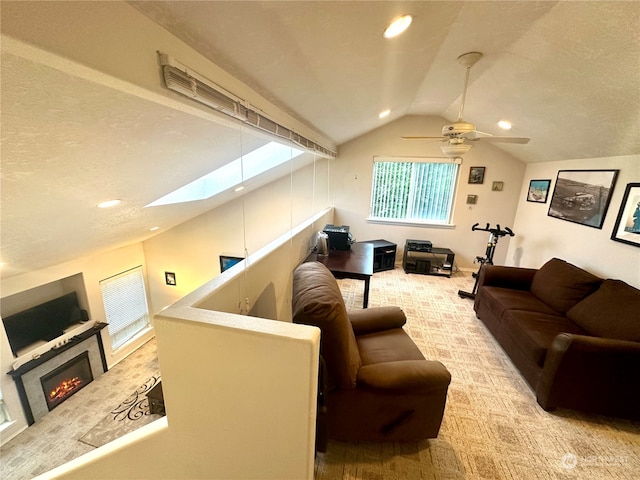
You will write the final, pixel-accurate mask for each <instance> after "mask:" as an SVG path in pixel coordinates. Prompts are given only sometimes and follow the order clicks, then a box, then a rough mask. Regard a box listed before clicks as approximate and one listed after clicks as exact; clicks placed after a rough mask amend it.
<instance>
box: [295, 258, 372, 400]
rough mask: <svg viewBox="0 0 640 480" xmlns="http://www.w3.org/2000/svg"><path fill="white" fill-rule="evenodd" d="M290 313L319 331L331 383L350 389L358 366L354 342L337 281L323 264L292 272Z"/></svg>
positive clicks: (309, 265) (303, 265)
mask: <svg viewBox="0 0 640 480" xmlns="http://www.w3.org/2000/svg"><path fill="white" fill-rule="evenodd" d="M292 313H293V321H294V322H295V323H303V324H306V325H314V326H317V327H319V328H320V330H321V331H322V334H321V337H320V348H321V353H322V355H323V357H324V359H325V362H326V365H327V370H328V372H329V375H330V377H331V381H332V383H334V382H335V383H336V384H337V385H338V386H339V387H340V388H353V387H354V386H355V384H356V376H357V374H358V369H359V368H360V354H359V353H358V345H357V344H356V338H355V335H354V333H353V328H351V322H350V321H349V317H348V316H347V309H346V307H345V305H344V300H343V298H342V293H341V292H340V288H339V287H338V283H337V282H336V280H335V278H334V277H333V275H332V273H331V272H330V271H329V269H328V268H327V267H325V266H324V265H323V264H321V263H319V262H307V263H303V264H301V265H299V266H298V267H297V268H296V270H295V271H294V274H293V299H292ZM332 386H333V385H332Z"/></svg>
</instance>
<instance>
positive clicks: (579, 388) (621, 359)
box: [536, 333, 640, 419]
mask: <svg viewBox="0 0 640 480" xmlns="http://www.w3.org/2000/svg"><path fill="white" fill-rule="evenodd" d="M638 378H640V343H639V342H630V341H626V340H615V339H610V338H601V337H590V336H586V335H575V334H569V333H561V334H559V335H558V336H556V337H555V339H554V340H553V342H552V344H551V347H550V349H549V351H548V352H547V358H546V360H545V364H544V368H543V370H542V375H541V377H540V379H539V381H538V384H537V386H536V396H537V399H538V403H539V404H540V405H541V406H542V407H543V408H544V409H545V410H551V409H553V408H556V407H567V408H576V409H580V410H584V411H592V412H597V413H600V414H604V415H612V416H620V417H625V418H636V419H640V407H639V406H640V382H638Z"/></svg>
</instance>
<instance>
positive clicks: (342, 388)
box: [292, 262, 451, 441]
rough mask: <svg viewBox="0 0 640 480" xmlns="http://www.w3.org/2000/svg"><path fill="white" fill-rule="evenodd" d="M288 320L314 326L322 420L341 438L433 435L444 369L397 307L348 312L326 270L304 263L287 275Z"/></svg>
mask: <svg viewBox="0 0 640 480" xmlns="http://www.w3.org/2000/svg"><path fill="white" fill-rule="evenodd" d="M292 303H293V304H292V306H293V321H294V322H296V323H302V324H306V325H314V326H317V327H319V328H320V330H321V337H320V353H321V355H322V357H323V359H324V364H325V365H326V372H327V390H328V393H327V395H326V399H325V404H326V407H327V412H326V415H327V423H328V425H327V428H328V435H329V437H330V438H333V439H337V440H344V441H356V440H366V441H415V440H422V439H426V438H435V437H437V436H438V432H439V430H440V424H441V422H442V417H443V414H444V409H445V402H446V397H447V389H448V387H449V383H450V381H451V375H450V374H449V372H448V371H447V369H446V368H445V367H444V365H442V364H441V363H440V362H437V361H429V360H425V358H424V356H423V355H422V353H421V352H420V350H419V349H418V347H417V346H416V345H415V343H414V342H413V341H412V340H411V338H409V336H408V335H407V334H406V332H405V331H404V330H403V328H402V326H403V325H404V324H405V322H406V317H405V315H404V313H403V311H402V310H401V309H400V308H398V307H378V308H368V309H364V310H351V311H349V312H347V309H346V307H345V304H344V301H343V298H342V294H341V292H340V289H339V287H338V284H337V282H336V280H335V279H334V277H333V275H332V274H331V272H330V271H329V270H328V269H327V268H326V267H325V266H324V265H323V264H321V263H318V262H308V263H303V264H301V265H300V266H298V267H297V268H296V270H295V271H294V275H293V299H292Z"/></svg>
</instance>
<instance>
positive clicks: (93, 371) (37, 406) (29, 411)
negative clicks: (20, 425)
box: [8, 323, 107, 425]
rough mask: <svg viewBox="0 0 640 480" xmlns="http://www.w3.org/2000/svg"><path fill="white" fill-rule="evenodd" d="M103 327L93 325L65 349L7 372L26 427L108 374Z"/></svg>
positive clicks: (71, 340) (101, 324) (46, 354)
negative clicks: (18, 400) (17, 397)
mask: <svg viewBox="0 0 640 480" xmlns="http://www.w3.org/2000/svg"><path fill="white" fill-rule="evenodd" d="M106 326H107V324H106V323H96V324H95V325H94V326H93V327H91V328H89V329H88V330H85V331H83V332H82V333H79V334H78V335H76V336H74V337H72V338H71V339H69V341H68V342H67V343H65V344H64V345H62V346H57V347H54V348H52V349H51V350H49V351H48V352H45V353H43V354H42V355H40V356H38V357H34V358H33V359H32V360H29V361H28V362H26V363H24V364H22V365H20V366H17V367H14V369H13V370H11V371H10V372H8V374H9V375H11V376H12V377H13V379H14V381H15V382H16V387H17V389H18V395H19V397H20V403H22V408H23V410H24V414H25V417H26V419H27V423H28V424H29V425H33V423H34V422H36V421H38V420H39V419H41V418H42V417H44V416H45V415H46V414H47V413H49V412H50V411H51V410H53V409H54V408H55V407H57V406H58V405H60V404H61V403H62V402H63V401H64V400H66V399H68V398H69V397H71V396H72V395H75V394H76V393H77V392H79V391H80V390H81V389H82V388H84V387H85V386H86V385H88V384H89V383H90V382H91V381H92V380H94V379H97V378H99V377H100V375H102V374H103V373H104V372H106V371H107V359H106V357H105V354H104V347H103V345H102V337H101V335H100V332H101V330H102V329H103V328H105V327H106Z"/></svg>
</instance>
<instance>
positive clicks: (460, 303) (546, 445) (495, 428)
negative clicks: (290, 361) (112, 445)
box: [0, 268, 640, 480]
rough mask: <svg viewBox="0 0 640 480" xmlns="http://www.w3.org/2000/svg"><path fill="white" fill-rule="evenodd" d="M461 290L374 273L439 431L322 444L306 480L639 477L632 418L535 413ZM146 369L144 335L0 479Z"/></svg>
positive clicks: (23, 474) (376, 289) (638, 433)
mask: <svg viewBox="0 0 640 480" xmlns="http://www.w3.org/2000/svg"><path fill="white" fill-rule="evenodd" d="M340 285H341V289H342V291H343V295H344V296H345V299H346V302H347V304H348V305H350V306H351V307H352V308H359V307H360V306H361V305H362V288H363V284H362V282H361V281H357V280H340ZM472 286H473V279H472V278H471V276H470V275H469V274H468V273H464V274H463V273H456V274H454V276H453V277H452V278H450V279H449V278H444V277H432V276H422V275H415V274H411V275H407V274H405V273H404V272H403V270H402V269H400V268H396V269H395V270H392V271H387V272H380V273H376V274H375V275H374V277H373V278H372V280H371V294H370V306H372V307H373V306H381V305H399V306H401V307H403V309H404V310H405V312H406V314H407V317H408V322H407V326H406V329H407V331H408V333H409V334H410V335H411V337H412V338H413V339H414V341H415V342H416V343H417V345H418V346H419V347H420V349H421V350H422V352H423V353H424V355H425V356H426V357H427V358H430V359H437V360H440V361H441V362H443V363H444V364H445V365H446V366H447V368H448V369H449V371H450V372H451V374H452V383H451V386H450V389H449V396H448V399H447V408H446V411H445V416H444V421H443V425H442V429H441V431H440V436H439V437H438V438H437V439H435V440H430V441H424V442H419V443H409V444H393V443H383V444H370V443H360V444H347V443H341V442H334V441H332V442H330V443H329V449H328V451H327V452H326V453H323V454H318V456H317V459H316V466H315V471H316V475H315V476H316V480H396V479H397V480H414V479H463V478H464V479H509V480H529V479H598V480H602V479H623V480H624V479H628V480H631V479H634V480H635V479H637V478H639V477H638V472H640V423H638V422H635V423H634V422H628V421H624V420H616V419H612V418H606V417H598V416H586V415H581V414H577V413H574V412H571V411H564V410H559V411H556V412H554V413H548V412H545V411H544V410H542V409H541V408H540V407H539V406H538V404H537V403H536V401H535V397H534V395H533V393H532V391H531V389H530V388H529V387H528V385H527V384H526V383H525V381H524V380H523V379H522V377H521V376H520V374H519V373H518V371H517V370H516V369H515V367H514V366H513V365H512V364H511V362H510V361H509V359H508V357H507V356H506V355H505V354H504V353H503V352H502V350H501V349H500V347H499V345H498V344H497V343H496V342H495V341H494V340H493V337H492V336H491V335H490V334H489V333H488V332H487V331H486V330H485V328H484V326H483V325H482V323H481V322H480V321H479V320H477V319H476V318H475V315H474V313H473V310H472V301H471V300H469V299H461V298H459V297H458V295H457V292H458V290H459V289H462V290H467V291H468V290H470V289H471V288H472ZM158 372H159V369H158V364H157V356H156V351H155V342H154V341H151V342H149V343H147V344H146V345H145V346H144V347H142V348H141V349H140V350H138V351H137V352H136V353H134V354H133V355H132V356H130V357H129V358H127V359H126V360H124V361H123V362H121V363H120V364H118V365H116V366H115V367H114V368H113V369H111V370H110V371H109V372H107V374H105V375H103V376H102V377H100V378H99V379H98V380H96V381H94V382H93V383H91V384H90V385H88V386H87V387H85V388H84V389H83V390H82V392H79V393H78V394H77V395H74V396H73V397H71V398H70V399H69V400H68V401H66V402H65V403H64V404H62V405H60V406H59V407H58V408H56V409H55V410H54V411H53V412H51V413H49V414H48V415H47V416H45V417H44V418H43V419H42V420H40V421H39V422H37V423H36V424H35V425H33V426H31V427H29V428H28V429H27V430H26V431H25V432H23V433H21V434H20V435H18V436H17V437H16V438H15V439H13V440H12V441H10V442H8V443H7V444H6V445H4V446H2V448H1V450H0V478H2V479H5V478H6V479H11V480H21V479H30V478H32V477H34V476H36V475H37V474H40V473H42V472H45V471H47V470H50V469H51V468H53V467H55V466H57V465H59V464H62V463H65V462H68V461H69V460H71V459H73V458H76V457H78V456H80V455H82V454H83V453H86V452H88V451H90V450H92V449H93V447H91V446H89V445H86V444H85V443H82V442H81V441H79V439H80V438H81V437H83V436H84V435H85V434H86V433H87V432H88V431H90V430H91V429H92V427H93V426H94V425H96V424H97V423H98V422H100V421H101V420H102V419H103V418H104V417H105V415H107V413H108V412H111V411H112V410H113V409H114V407H115V406H116V405H118V404H119V403H121V402H122V401H123V400H124V399H125V397H126V394H127V392H132V391H134V390H135V389H136V388H138V387H139V386H140V385H142V384H143V383H145V381H146V380H147V379H149V378H150V377H151V376H153V375H157V374H158ZM122 394H124V397H123V396H122ZM140 478H144V475H141V477H140Z"/></svg>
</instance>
